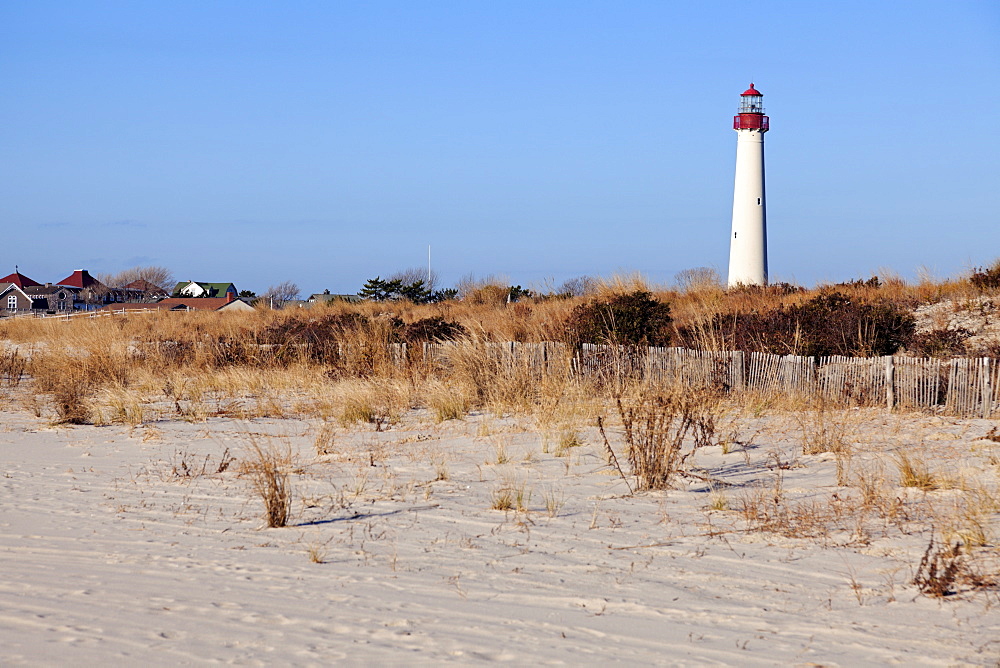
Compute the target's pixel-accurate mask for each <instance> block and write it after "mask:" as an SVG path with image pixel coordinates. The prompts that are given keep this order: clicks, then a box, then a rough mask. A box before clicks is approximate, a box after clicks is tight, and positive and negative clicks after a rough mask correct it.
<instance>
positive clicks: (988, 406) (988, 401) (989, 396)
mask: <svg viewBox="0 0 1000 668" xmlns="http://www.w3.org/2000/svg"><path fill="white" fill-rule="evenodd" d="M982 366H983V368H982V374H983V385H982V386H983V389H982V398H983V419H986V418H988V417H989V416H990V414H991V413H993V388H992V387H991V386H990V358H989V357H984V358H983V364H982Z"/></svg>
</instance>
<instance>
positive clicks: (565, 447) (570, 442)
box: [553, 430, 583, 457]
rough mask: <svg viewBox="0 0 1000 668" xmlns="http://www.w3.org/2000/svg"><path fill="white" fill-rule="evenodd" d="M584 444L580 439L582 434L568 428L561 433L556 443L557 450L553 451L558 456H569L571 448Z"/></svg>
mask: <svg viewBox="0 0 1000 668" xmlns="http://www.w3.org/2000/svg"><path fill="white" fill-rule="evenodd" d="M581 446H583V442H582V441H581V440H580V435H579V434H578V433H576V432H575V431H573V430H566V431H564V432H562V433H561V434H559V441H558V443H557V444H556V450H555V452H554V453H553V454H554V455H555V456H556V457H567V456H569V453H570V448H579V447H581Z"/></svg>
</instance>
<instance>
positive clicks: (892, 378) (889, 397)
mask: <svg viewBox="0 0 1000 668" xmlns="http://www.w3.org/2000/svg"><path fill="white" fill-rule="evenodd" d="M883 359H884V360H885V405H886V408H888V409H889V412H892V409H893V407H894V406H895V405H896V366H895V364H894V363H893V362H894V360H893V358H892V355H886V356H885V357H884V358H883Z"/></svg>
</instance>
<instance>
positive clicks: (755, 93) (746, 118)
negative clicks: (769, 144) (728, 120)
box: [733, 84, 768, 132]
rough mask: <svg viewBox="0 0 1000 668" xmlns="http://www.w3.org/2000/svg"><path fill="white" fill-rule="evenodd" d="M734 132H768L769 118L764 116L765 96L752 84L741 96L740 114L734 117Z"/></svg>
mask: <svg viewBox="0 0 1000 668" xmlns="http://www.w3.org/2000/svg"><path fill="white" fill-rule="evenodd" d="M733 129H734V130H758V131H760V132H767V130H768V118H767V116H765V115H764V94H763V93H761V92H760V91H759V90H757V89H756V88H754V87H753V84H750V88H748V89H746V90H745V91H743V92H742V93H741V94H740V113H739V114H738V115H736V116H734V117H733Z"/></svg>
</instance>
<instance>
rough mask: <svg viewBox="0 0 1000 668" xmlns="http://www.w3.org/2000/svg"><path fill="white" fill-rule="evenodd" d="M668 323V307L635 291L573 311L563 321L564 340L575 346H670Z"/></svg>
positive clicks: (582, 305) (647, 294)
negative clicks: (602, 344) (598, 344)
mask: <svg viewBox="0 0 1000 668" xmlns="http://www.w3.org/2000/svg"><path fill="white" fill-rule="evenodd" d="M671 322H672V319H671V317H670V304H666V303H663V302H661V301H659V300H657V299H656V298H655V297H654V296H653V295H652V294H650V293H649V292H646V291H644V290H636V291H635V292H630V293H627V294H617V295H612V296H611V297H608V298H604V299H596V300H594V301H592V302H590V303H587V304H581V305H580V306H577V307H576V308H574V309H573V311H572V312H571V313H570V315H569V318H568V320H567V322H566V337H567V339H568V341H569V342H570V343H572V344H574V345H579V344H581V343H606V344H624V345H643V346H665V345H668V344H669V343H670V335H671V331H670V325H671Z"/></svg>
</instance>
